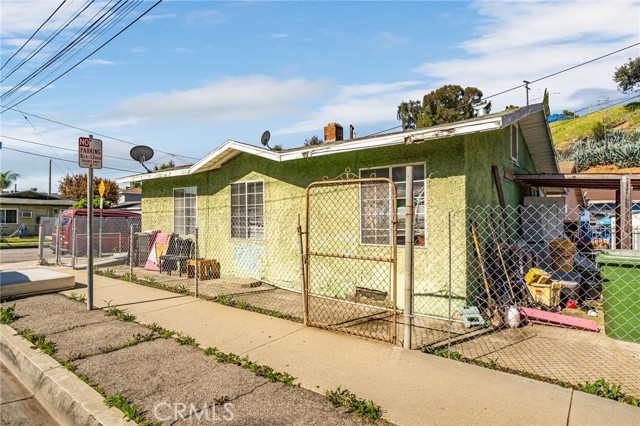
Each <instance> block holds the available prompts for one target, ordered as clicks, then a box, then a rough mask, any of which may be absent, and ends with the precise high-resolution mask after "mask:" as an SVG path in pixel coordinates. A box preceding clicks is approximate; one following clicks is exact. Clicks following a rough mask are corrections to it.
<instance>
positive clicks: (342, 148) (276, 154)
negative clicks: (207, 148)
mask: <svg viewBox="0 0 640 426" xmlns="http://www.w3.org/2000/svg"><path fill="white" fill-rule="evenodd" d="M513 123H518V125H519V127H520V129H521V131H522V133H523V134H524V137H525V140H526V143H527V146H528V148H529V152H530V153H531V156H532V158H533V162H534V166H535V168H536V170H537V171H538V172H540V173H557V171H558V164H557V162H556V158H555V150H554V147H553V143H552V141H551V134H550V131H549V126H548V125H547V121H546V117H545V114H544V106H543V105H542V104H534V105H528V106H526V107H522V108H518V109H513V110H508V111H502V112H499V113H496V114H489V115H484V116H480V117H475V118H471V119H469V120H463V121H458V122H455V123H448V124H442V125H438V126H433V127H428V128H424V129H416V130H408V131H403V132H395V133H387V134H383V135H375V136H367V137H362V138H356V139H349V140H346V141H336V142H327V143H323V144H320V145H314V146H305V147H301V148H295V149H289V150H283V151H272V150H269V149H266V148H264V147H259V146H255V145H249V144H246V143H243V142H238V141H234V140H227V141H226V142H225V143H223V144H222V145H220V146H219V147H217V148H216V149H214V150H213V151H211V152H210V153H209V154H208V155H206V156H205V157H204V158H202V159H201V160H199V161H198V162H196V163H195V164H193V165H191V166H190V167H185V168H181V169H171V170H161V171H157V172H153V173H144V174H138V175H131V176H125V177H121V178H118V179H116V182H117V183H126V182H131V181H141V180H147V179H158V178H164V177H172V176H184V175H190V174H194V173H199V172H204V171H207V170H213V169H219V168H220V167H222V165H223V164H224V163H226V162H227V161H229V160H231V159H232V158H234V157H236V156H237V155H239V154H241V153H247V154H251V155H256V156H259V157H262V158H266V159H268V160H272V161H277V162H284V161H291V160H298V159H302V158H310V157H316V156H322V155H333V154H339V153H344V152H352V151H359V150H363V149H370V148H381V147H386V146H394V145H410V144H418V143H426V142H428V141H430V140H435V139H442V138H447V137H451V136H459V135H467V134H473V133H479V132H486V131H493V130H500V129H504V128H507V127H508V126H510V125H511V124H513Z"/></svg>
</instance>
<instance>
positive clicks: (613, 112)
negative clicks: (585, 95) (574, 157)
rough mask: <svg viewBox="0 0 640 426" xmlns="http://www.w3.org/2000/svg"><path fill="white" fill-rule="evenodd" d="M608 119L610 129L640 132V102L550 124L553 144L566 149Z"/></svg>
mask: <svg viewBox="0 0 640 426" xmlns="http://www.w3.org/2000/svg"><path fill="white" fill-rule="evenodd" d="M603 117H606V118H607V125H608V126H609V128H610V129H621V130H629V131H630V130H640V102H632V103H629V104H626V105H621V106H615V107H611V108H607V109H603V110H601V111H597V112H594V113H591V114H586V115H583V116H580V117H577V118H574V119H572V120H564V121H556V122H555V123H550V124H549V128H550V129H551V136H552V137H553V143H554V144H555V145H556V147H558V148H564V147H566V146H567V145H569V144H571V143H573V142H575V141H576V140H578V139H582V138H585V137H587V136H589V135H591V128H592V127H593V126H594V124H596V123H597V122H601V123H602V118H603Z"/></svg>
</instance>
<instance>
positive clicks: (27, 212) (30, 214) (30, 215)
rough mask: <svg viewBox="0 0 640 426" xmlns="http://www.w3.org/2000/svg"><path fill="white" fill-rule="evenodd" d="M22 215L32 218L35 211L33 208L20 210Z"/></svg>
mask: <svg viewBox="0 0 640 426" xmlns="http://www.w3.org/2000/svg"><path fill="white" fill-rule="evenodd" d="M20 217H21V218H22V217H24V218H27V219H31V218H32V217H33V211H31V210H20Z"/></svg>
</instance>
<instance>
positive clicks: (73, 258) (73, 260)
mask: <svg viewBox="0 0 640 426" xmlns="http://www.w3.org/2000/svg"><path fill="white" fill-rule="evenodd" d="M77 241H78V240H77V234H76V221H75V220H73V222H72V223H71V269H76V256H77V254H78V251H77Z"/></svg>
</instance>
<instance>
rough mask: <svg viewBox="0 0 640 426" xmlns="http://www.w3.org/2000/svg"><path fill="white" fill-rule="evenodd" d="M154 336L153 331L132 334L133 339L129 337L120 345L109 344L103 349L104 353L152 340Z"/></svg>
mask: <svg viewBox="0 0 640 426" xmlns="http://www.w3.org/2000/svg"><path fill="white" fill-rule="evenodd" d="M154 337H155V333H154V332H153V331H150V332H149V333H147V334H140V333H138V334H136V335H135V336H134V338H133V339H129V340H127V341H126V342H124V343H123V344H121V345H109V346H108V347H107V348H106V349H105V350H104V353H109V352H114V351H119V350H120V349H125V348H130V347H131V346H135V345H137V344H139V343H142V342H149V341H151V340H153V339H154Z"/></svg>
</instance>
